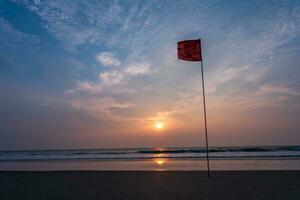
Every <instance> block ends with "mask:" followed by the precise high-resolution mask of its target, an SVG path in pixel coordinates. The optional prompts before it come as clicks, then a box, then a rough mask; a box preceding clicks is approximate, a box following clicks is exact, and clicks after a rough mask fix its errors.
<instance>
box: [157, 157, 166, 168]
mask: <svg viewBox="0 0 300 200" xmlns="http://www.w3.org/2000/svg"><path fill="white" fill-rule="evenodd" d="M154 162H155V163H156V164H157V165H158V166H163V165H164V164H165V163H166V159H164V158H157V159H155V160H154Z"/></svg>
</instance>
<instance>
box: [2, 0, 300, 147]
mask: <svg viewBox="0 0 300 200" xmlns="http://www.w3.org/2000/svg"><path fill="white" fill-rule="evenodd" d="M299 35H300V2H299V1H292V0H285V1H283V0H282V1H276V0H272V1H270V0H257V1H256V0H251V1H240V0H231V1H226V0H209V1H204V0H195V1H193V0H186V1H176V0H172V1H168V0H165V1H159V0H157V1H156V0H153V1H148V0H141V1H138V0H130V1H129V0H128V1H127V0H125V1H123V0H120V1H117V0H104V1H100V0H97V1H93V0H91V1H71V0H70V1H69V0H65V1H61V0H49V1H42V0H33V1H29V0H24V1H18V0H12V1H10V0H4V1H0V149H1V150H14V149H57V148H59V149H65V148H125V147H170V146H181V147H182V146H203V145H204V144H205V143H204V142H205V140H204V126H203V125H204V123H203V101H202V85H201V71H200V63H199V62H186V61H182V60H178V59H177V42H178V41H181V40H186V39H198V38H201V40H202V55H203V65H204V74H205V84H206V85H205V89H206V95H207V96H206V97H207V116H208V134H209V144H210V146H241V145H299V144H300V135H299V134H300V121H299V118H300V66H299V63H300V37H299ZM157 123H160V124H161V126H162V128H160V129H158V128H155V124H157Z"/></svg>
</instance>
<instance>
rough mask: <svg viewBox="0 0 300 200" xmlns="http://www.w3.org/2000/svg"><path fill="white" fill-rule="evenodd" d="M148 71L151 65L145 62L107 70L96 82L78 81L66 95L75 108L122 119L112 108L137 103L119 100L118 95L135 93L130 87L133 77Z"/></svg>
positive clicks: (127, 106)
mask: <svg viewBox="0 0 300 200" xmlns="http://www.w3.org/2000/svg"><path fill="white" fill-rule="evenodd" d="M147 73H150V66H149V65H148V64H145V63H134V64H132V65H128V66H127V67H125V68H124V69H119V70H106V71H104V72H101V73H99V75H98V79H97V81H95V82H89V81H78V82H77V85H76V87H75V88H71V89H68V90H66V91H65V95H66V98H67V100H68V102H69V104H70V105H71V106H72V107H73V108H75V109H80V110H83V111H85V112H87V113H90V114H91V115H93V116H97V117H98V118H101V117H107V118H108V119H111V120H120V119H121V118H122V117H120V116H118V115H114V114H112V113H111V109H112V108H122V109H126V108H131V107H134V106H135V103H134V102H128V101H122V100H119V99H118V95H120V94H124V93H125V94H127V95H128V94H132V93H134V92H135V90H134V89H132V88H131V87H130V81H131V79H133V78H135V77H138V76H141V75H145V74H147ZM122 119H125V118H122ZM128 119H129V118H127V120H128Z"/></svg>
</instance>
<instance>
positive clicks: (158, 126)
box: [154, 122, 164, 129]
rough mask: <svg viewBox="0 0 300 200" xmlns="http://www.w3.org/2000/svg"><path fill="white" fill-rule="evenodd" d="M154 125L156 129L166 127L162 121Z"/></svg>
mask: <svg viewBox="0 0 300 200" xmlns="http://www.w3.org/2000/svg"><path fill="white" fill-rule="evenodd" d="M154 127H155V128H156V129H162V128H164V124H163V123H162V122H156V123H155V124H154Z"/></svg>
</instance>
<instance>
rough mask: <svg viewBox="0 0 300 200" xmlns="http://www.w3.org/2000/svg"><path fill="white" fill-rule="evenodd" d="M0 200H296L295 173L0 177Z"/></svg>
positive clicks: (298, 175)
mask: <svg viewBox="0 0 300 200" xmlns="http://www.w3.org/2000/svg"><path fill="white" fill-rule="evenodd" d="M0 180H1V181H0V199H1V200H6V199H9V200H15V199H22V200H26V199H30V200H34V199H45V200H48V199H49V200H50V199H52V200H54V199H64V200H68V199H72V200H75V199H78V200H81V199H82V200H83V199H84V200H89V199H97V200H106V199H111V200H112V199H116V200H117V199H118V200H121V199H124V200H144V199H145V200H152V199H156V200H157V199H159V200H181V199H182V200H188V199H195V200H196V199H197V200H201V199H208V200H209V199H243V200H247V199H264V200H266V199H272V200H276V199H289V200H291V199H295V200H298V199H300V171H216V172H212V177H210V178H208V177H207V176H206V172H205V171H52V172H20V171H19V172H13V171H10V172H8V171H2V172H0Z"/></svg>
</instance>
